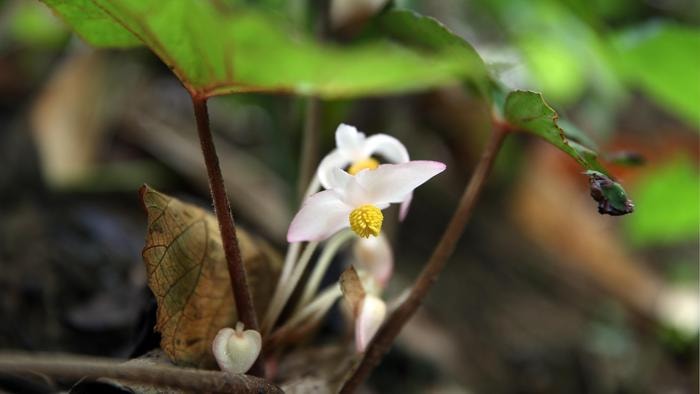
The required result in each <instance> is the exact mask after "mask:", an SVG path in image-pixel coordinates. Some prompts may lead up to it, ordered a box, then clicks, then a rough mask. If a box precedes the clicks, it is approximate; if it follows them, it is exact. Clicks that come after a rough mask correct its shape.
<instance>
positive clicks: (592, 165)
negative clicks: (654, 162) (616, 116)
mask: <svg viewBox="0 0 700 394" xmlns="http://www.w3.org/2000/svg"><path fill="white" fill-rule="evenodd" d="M503 113H504V116H505V118H506V120H507V122H508V124H509V125H510V127H512V128H514V129H517V130H518V131H525V132H528V133H532V134H534V135H536V136H538V137H540V138H542V139H544V140H546V141H547V142H549V143H550V144H552V145H554V146H556V147H557V148H559V150H561V151H563V152H564V153H566V154H568V155H569V156H571V157H572V158H573V159H574V160H576V161H577V162H578V163H579V164H580V165H581V166H582V167H583V168H585V169H586V170H587V171H586V175H588V177H589V180H590V187H591V197H593V199H595V200H596V201H597V202H598V212H599V213H601V214H608V215H625V214H628V213H631V212H632V211H633V209H634V205H633V204H632V201H631V200H630V199H629V198H628V197H627V194H626V193H625V190H624V188H623V187H622V185H620V184H619V183H617V182H615V181H614V180H613V179H611V178H610V176H609V174H608V173H607V171H606V170H605V168H603V166H602V165H601V164H600V163H599V162H598V153H597V152H596V151H595V150H593V149H592V148H589V147H587V146H585V145H583V143H582V142H585V141H586V138H585V137H583V134H582V133H581V132H580V131H578V130H577V131H575V132H569V133H567V132H565V131H564V130H563V129H562V128H561V127H560V126H559V124H558V123H557V121H558V119H559V115H558V114H557V113H556V111H554V110H553V109H552V108H551V107H550V106H549V105H548V104H547V103H546V102H545V101H544V98H543V97H542V95H541V94H540V93H535V92H528V91H514V92H511V93H510V94H509V95H508V97H507V98H506V102H505V107H504V110H503ZM567 135H570V136H572V137H573V138H576V139H577V140H578V142H577V141H574V140H573V139H572V138H570V137H567Z"/></svg>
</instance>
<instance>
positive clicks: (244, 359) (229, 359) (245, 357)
mask: <svg viewBox="0 0 700 394" xmlns="http://www.w3.org/2000/svg"><path fill="white" fill-rule="evenodd" d="M243 328H244V327H243V323H241V322H238V323H236V329H235V330H234V329H232V328H229V327H226V328H222V329H221V330H219V333H218V334H216V337H215V338H214V342H213V343H212V351H213V352H214V358H216V363H217V364H219V368H221V370H222V371H224V372H228V373H233V374H241V373H245V372H247V371H248V370H249V369H250V367H251V366H252V365H253V363H254V362H255V360H256V359H257V358H258V355H259V354H260V349H261V348H262V337H261V336H260V333H259V332H257V331H255V330H245V331H244V330H243Z"/></svg>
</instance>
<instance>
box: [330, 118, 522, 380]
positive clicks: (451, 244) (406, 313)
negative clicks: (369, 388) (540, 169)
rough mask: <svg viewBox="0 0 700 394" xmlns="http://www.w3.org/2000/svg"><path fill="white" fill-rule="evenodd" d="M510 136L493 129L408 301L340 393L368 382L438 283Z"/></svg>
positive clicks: (383, 328)
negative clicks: (507, 137)
mask: <svg viewBox="0 0 700 394" xmlns="http://www.w3.org/2000/svg"><path fill="white" fill-rule="evenodd" d="M507 133H508V129H507V128H505V127H498V126H497V127H495V128H494V131H493V133H492V134H491V136H490V138H489V141H488V142H487V145H486V147H485V148H484V152H483V154H482V156H481V159H480V160H479V163H478V164H477V166H476V169H475V170H474V175H472V177H471V179H470V180H469V184H468V185H467V187H466V189H465V190H464V193H463V194H462V198H461V199H460V201H459V205H458V206H457V209H456V210H455V212H454V214H452V219H450V222H449V224H448V225H447V228H446V229H445V232H444V233H443V235H442V238H441V239H440V242H438V244H437V246H435V249H434V250H433V254H432V255H431V256H430V259H429V260H428V262H427V263H426V264H425V267H423V270H422V271H421V273H420V275H418V278H416V281H415V283H414V284H413V287H412V288H411V292H410V293H409V295H408V297H407V298H406V300H405V301H404V302H403V303H401V304H400V305H399V307H398V308H397V309H396V310H395V311H394V312H393V313H392V314H391V315H390V316H389V318H388V319H387V321H386V322H385V323H384V325H383V326H382V327H381V328H380V329H379V331H378V332H377V334H376V335H375V336H374V338H373V339H372V341H371V342H370V344H369V346H368V347H367V351H366V352H365V356H364V358H363V359H362V361H361V362H360V364H359V365H358V367H357V369H355V371H354V372H353V374H352V375H351V376H350V378H348V380H346V381H345V383H344V385H343V387H342V388H341V390H340V392H341V393H352V392H354V391H355V390H357V388H358V387H359V385H360V384H362V382H364V381H365V379H367V377H368V376H369V374H370V373H371V372H372V370H373V369H374V367H376V366H377V364H379V361H380V360H381V358H382V357H383V356H384V354H386V352H387V351H389V348H391V345H392V343H393V342H394V340H395V339H396V336H397V335H398V334H399V332H400V331H401V328H402V327H403V326H404V325H405V324H406V322H408V320H409V319H410V318H411V316H413V314H414V313H415V312H416V310H417V309H418V307H419V306H420V304H421V302H422V301H423V298H425V296H426V294H428V290H430V287H431V286H432V285H433V284H434V283H435V281H436V280H437V277H438V275H439V274H440V272H441V271H442V270H443V268H444V267H445V263H446V262H447V259H448V258H449V257H450V256H451V255H452V253H453V252H454V249H455V247H456V246H457V241H459V238H460V237H461V235H462V232H463V231H464V227H465V226H466V224H467V221H468V220H469V218H470V217H471V214H472V212H473V210H474V206H475V205H476V201H477V199H478V197H479V194H480V193H481V190H482V188H483V186H484V183H485V181H486V178H487V177H488V174H489V172H490V171H491V167H492V166H493V162H494V160H495V158H496V154H497V153H498V151H499V149H500V148H501V145H502V143H503V139H504V137H505V136H506V134H507Z"/></svg>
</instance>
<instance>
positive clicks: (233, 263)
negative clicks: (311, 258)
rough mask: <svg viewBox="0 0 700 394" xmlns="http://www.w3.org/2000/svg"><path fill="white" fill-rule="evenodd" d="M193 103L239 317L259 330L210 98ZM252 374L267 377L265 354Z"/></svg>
mask: <svg viewBox="0 0 700 394" xmlns="http://www.w3.org/2000/svg"><path fill="white" fill-rule="evenodd" d="M192 105H193V106H194V115H195V118H196V120H197V133H198V134H199V142H200V144H201V147H202V154H203V155H204V163H205V164H206V167H207V176H208V177H209V187H210V188H211V195H212V199H213V200H214V212H215V213H216V218H217V220H218V222H219V230H220V231H221V241H222V243H223V247H224V254H225V255H226V261H227V263H228V273H229V276H230V277H231V288H232V290H233V298H234V301H235V303H236V311H237V313H238V318H239V319H240V321H242V322H243V324H244V325H245V327H246V329H248V330H256V331H260V329H259V328H258V319H257V316H256V315H255V307H254V305H253V298H252V297H251V296H250V290H249V288H248V280H247V277H246V272H245V267H244V266H243V260H241V252H240V250H239V248H238V237H237V236H236V225H235V224H234V221H233V214H232V213H231V206H230V204H229V200H228V196H227V195H226V188H225V186H224V178H223V176H222V175H221V167H220V166H219V157H218V156H217V155H216V148H215V147H214V141H213V139H212V135H211V130H210V129H209V113H208V111H207V99H206V98H200V97H196V96H192ZM250 373H251V374H252V375H255V376H264V374H265V371H264V367H263V360H262V354H261V355H260V357H258V359H257V360H256V361H255V364H253V366H252V367H251V369H250Z"/></svg>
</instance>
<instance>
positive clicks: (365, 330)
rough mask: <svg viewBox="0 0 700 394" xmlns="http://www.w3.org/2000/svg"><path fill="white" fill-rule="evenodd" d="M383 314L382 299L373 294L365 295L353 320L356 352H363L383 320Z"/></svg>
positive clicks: (384, 305) (384, 311) (384, 310)
mask: <svg viewBox="0 0 700 394" xmlns="http://www.w3.org/2000/svg"><path fill="white" fill-rule="evenodd" d="M385 316H386V304H384V301H382V300H381V299H379V298H377V297H375V296H373V295H369V294H368V295H366V296H365V298H364V300H363V301H362V304H361V305H360V312H359V314H358V316H357V320H356V321H355V346H356V347H357V351H358V352H364V351H365V349H367V345H368V344H369V342H370V341H371V340H372V338H373V337H374V334H376V333H377V330H379V327H381V325H382V323H383V322H384V317H385Z"/></svg>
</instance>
